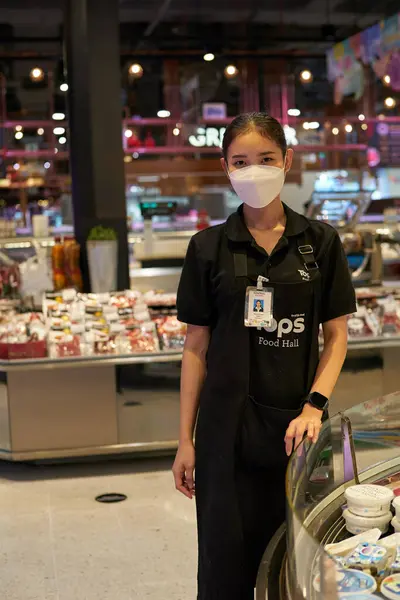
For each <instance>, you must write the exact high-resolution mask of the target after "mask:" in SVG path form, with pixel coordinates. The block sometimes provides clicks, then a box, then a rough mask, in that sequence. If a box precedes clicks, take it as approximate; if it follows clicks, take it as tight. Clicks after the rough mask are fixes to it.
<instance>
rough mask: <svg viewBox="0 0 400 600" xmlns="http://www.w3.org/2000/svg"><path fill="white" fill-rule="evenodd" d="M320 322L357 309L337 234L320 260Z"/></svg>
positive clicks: (349, 275) (347, 268)
mask: <svg viewBox="0 0 400 600" xmlns="http://www.w3.org/2000/svg"><path fill="white" fill-rule="evenodd" d="M321 262H322V264H321V275H322V310H321V323H325V322H326V321H330V320H331V319H337V318H338V317H342V316H344V315H350V314H352V313H354V312H356V310H357V303H356V297H355V292H354V287H353V282H352V279H351V273H350V269H349V265H348V262H347V257H346V254H345V252H344V249H343V246H342V242H341V241H340V237H339V235H338V234H337V233H336V232H335V235H334V237H333V239H332V241H331V243H330V245H329V248H328V249H327V252H326V255H325V257H324V259H323V260H322V261H321Z"/></svg>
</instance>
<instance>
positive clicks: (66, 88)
mask: <svg viewBox="0 0 400 600" xmlns="http://www.w3.org/2000/svg"><path fill="white" fill-rule="evenodd" d="M60 90H61V91H62V92H68V83H62V84H61V85H60Z"/></svg>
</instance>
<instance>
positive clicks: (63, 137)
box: [58, 136, 67, 144]
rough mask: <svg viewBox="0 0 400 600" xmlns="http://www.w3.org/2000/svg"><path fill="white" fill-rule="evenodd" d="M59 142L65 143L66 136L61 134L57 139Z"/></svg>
mask: <svg viewBox="0 0 400 600" xmlns="http://www.w3.org/2000/svg"><path fill="white" fill-rule="evenodd" d="M58 143H59V144H66V143H67V138H66V137H65V136H61V137H60V139H59V140H58Z"/></svg>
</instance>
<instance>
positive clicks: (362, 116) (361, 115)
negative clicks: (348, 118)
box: [358, 113, 365, 121]
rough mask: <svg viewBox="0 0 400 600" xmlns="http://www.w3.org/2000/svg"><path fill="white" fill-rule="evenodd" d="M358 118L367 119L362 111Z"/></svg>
mask: <svg viewBox="0 0 400 600" xmlns="http://www.w3.org/2000/svg"><path fill="white" fill-rule="evenodd" d="M358 118H359V119H360V121H365V115H363V114H362V113H361V114H360V115H358Z"/></svg>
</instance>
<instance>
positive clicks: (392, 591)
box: [381, 574, 400, 600]
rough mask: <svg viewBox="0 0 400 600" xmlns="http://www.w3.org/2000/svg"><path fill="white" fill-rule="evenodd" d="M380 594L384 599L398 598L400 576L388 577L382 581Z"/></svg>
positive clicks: (399, 593) (399, 596)
mask: <svg viewBox="0 0 400 600" xmlns="http://www.w3.org/2000/svg"><path fill="white" fill-rule="evenodd" d="M381 593H382V594H383V596H384V597H385V598H389V599H390V600H396V599H398V598H400V574H398V575H389V577H386V579H384V580H383V581H382V585H381Z"/></svg>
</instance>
